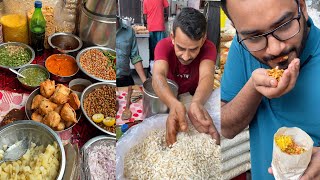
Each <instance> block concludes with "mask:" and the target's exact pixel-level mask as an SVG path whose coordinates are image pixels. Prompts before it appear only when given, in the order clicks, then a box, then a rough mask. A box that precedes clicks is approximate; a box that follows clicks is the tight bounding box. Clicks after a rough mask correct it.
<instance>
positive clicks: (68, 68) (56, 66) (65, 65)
mask: <svg viewBox="0 0 320 180" xmlns="http://www.w3.org/2000/svg"><path fill="white" fill-rule="evenodd" d="M45 66H46V68H47V70H48V71H49V72H50V75H51V77H52V79H53V80H55V81H58V82H61V83H66V82H69V81H71V80H72V79H73V77H74V76H75V75H76V74H77V73H78V71H79V67H78V65H77V62H76V60H75V58H74V57H72V56H70V55H67V54H53V55H51V56H49V57H48V58H47V59H46V62H45Z"/></svg>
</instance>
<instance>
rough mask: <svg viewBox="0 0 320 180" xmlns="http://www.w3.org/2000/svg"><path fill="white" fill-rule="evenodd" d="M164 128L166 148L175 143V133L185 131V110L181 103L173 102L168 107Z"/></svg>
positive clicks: (186, 125) (186, 124)
mask: <svg viewBox="0 0 320 180" xmlns="http://www.w3.org/2000/svg"><path fill="white" fill-rule="evenodd" d="M166 126H167V127H166V128H167V130H166V142H167V145H168V146H169V145H172V144H173V143H175V142H176V141H177V133H178V132H179V131H184V132H185V131H187V129H188V123H187V119H186V108H185V106H184V105H183V104H182V103H181V102H175V103H174V104H173V105H171V106H170V112H169V116H168V119H167V123H166Z"/></svg>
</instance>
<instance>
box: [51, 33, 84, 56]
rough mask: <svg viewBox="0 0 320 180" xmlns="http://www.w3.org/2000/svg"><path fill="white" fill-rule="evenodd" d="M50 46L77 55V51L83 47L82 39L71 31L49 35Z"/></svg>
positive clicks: (64, 52)
mask: <svg viewBox="0 0 320 180" xmlns="http://www.w3.org/2000/svg"><path fill="white" fill-rule="evenodd" d="M48 43H49V45H50V47H52V48H53V49H54V50H57V52H58V53H63V54H69V55H72V56H76V52H77V51H78V50H79V49H80V48H81V47H82V45H83V43H82V41H81V39H80V38H79V37H78V36H76V35H73V34H71V33H64V32H60V33H54V34H52V35H51V36H49V37H48Z"/></svg>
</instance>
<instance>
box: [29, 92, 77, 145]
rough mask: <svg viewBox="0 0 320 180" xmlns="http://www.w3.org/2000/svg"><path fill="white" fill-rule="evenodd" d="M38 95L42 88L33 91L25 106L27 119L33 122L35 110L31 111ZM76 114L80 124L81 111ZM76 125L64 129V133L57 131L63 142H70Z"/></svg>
mask: <svg viewBox="0 0 320 180" xmlns="http://www.w3.org/2000/svg"><path fill="white" fill-rule="evenodd" d="M38 94H40V88H37V89H35V90H34V91H32V93H31V94H30V95H29V97H28V99H27V102H26V105H25V112H26V115H27V118H28V119H30V120H32V119H31V115H32V113H33V112H34V110H31V105H32V100H33V98H34V97H35V96H36V95H38ZM76 114H77V121H78V122H79V120H80V118H81V114H82V113H81V110H76ZM75 125H76V123H74V124H73V125H72V126H70V127H68V128H66V129H64V130H62V131H55V132H56V133H57V134H58V135H59V136H60V138H61V139H62V140H63V141H68V140H70V138H71V136H70V133H71V132H70V131H71V130H72V128H73V127H74V126H75ZM49 128H50V127H49ZM66 134H69V136H67V135H66Z"/></svg>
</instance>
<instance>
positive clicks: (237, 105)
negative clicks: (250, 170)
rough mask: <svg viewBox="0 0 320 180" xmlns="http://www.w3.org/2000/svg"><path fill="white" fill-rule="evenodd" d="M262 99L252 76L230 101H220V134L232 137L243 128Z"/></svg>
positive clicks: (248, 122)
mask: <svg viewBox="0 0 320 180" xmlns="http://www.w3.org/2000/svg"><path fill="white" fill-rule="evenodd" d="M261 100H262V95H261V94H260V93H258V92H257V91H256V90H255V88H254V86H253V84H252V78H250V79H249V81H248V82H247V83H246V84H245V86H244V87H243V88H242V89H241V91H240V92H239V93H238V94H237V95H236V97H235V98H233V99H232V100H231V101H230V102H228V103H225V102H221V134H222V135H223V136H224V137H226V138H230V139H232V138H233V137H235V136H236V135H237V134H239V133H240V132H241V131H242V130H243V129H245V128H246V127H247V126H248V125H249V124H250V122H251V120H252V118H253V116H254V115H255V113H256V111H257V109H258V106H259V104H260V102H261Z"/></svg>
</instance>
